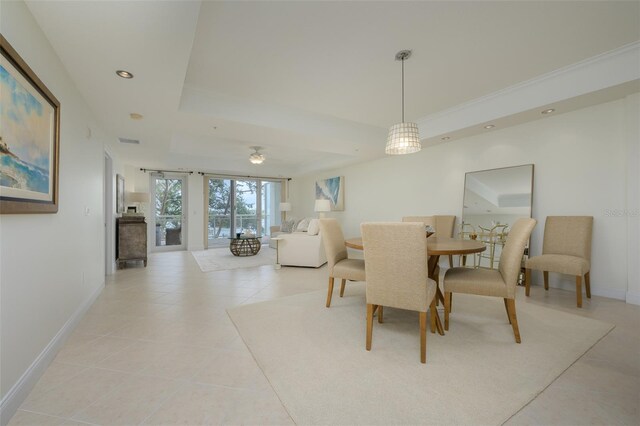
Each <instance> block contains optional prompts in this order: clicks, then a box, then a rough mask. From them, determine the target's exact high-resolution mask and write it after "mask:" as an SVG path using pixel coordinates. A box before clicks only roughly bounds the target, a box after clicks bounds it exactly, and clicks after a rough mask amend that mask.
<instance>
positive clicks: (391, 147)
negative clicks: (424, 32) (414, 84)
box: [384, 50, 422, 155]
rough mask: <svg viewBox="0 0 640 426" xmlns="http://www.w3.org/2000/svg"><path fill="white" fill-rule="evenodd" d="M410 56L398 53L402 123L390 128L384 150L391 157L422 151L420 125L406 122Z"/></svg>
mask: <svg viewBox="0 0 640 426" xmlns="http://www.w3.org/2000/svg"><path fill="white" fill-rule="evenodd" d="M410 56H411V51H410V50H401V51H400V52H398V53H396V61H402V122H401V123H398V124H394V125H393V126H391V127H390V128H389V137H388V138H387V146H386V147H385V149H384V152H385V153H386V154H389V155H402V154H413V153H414V152H418V151H420V150H421V149H422V144H421V143H420V132H419V131H418V125H417V124H416V123H406V122H405V121H404V61H405V60H407V59H409V57H410Z"/></svg>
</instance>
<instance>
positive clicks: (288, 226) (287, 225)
mask: <svg viewBox="0 0 640 426" xmlns="http://www.w3.org/2000/svg"><path fill="white" fill-rule="evenodd" d="M295 224H296V220H295V219H289V220H285V221H284V222H282V225H280V232H284V233H285V234H290V233H292V232H293V226H294V225H295Z"/></svg>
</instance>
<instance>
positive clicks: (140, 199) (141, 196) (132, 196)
mask: <svg viewBox="0 0 640 426" xmlns="http://www.w3.org/2000/svg"><path fill="white" fill-rule="evenodd" d="M124 200H125V202H126V203H127V204H129V203H132V204H134V205H135V206H136V212H138V213H144V211H143V210H142V209H141V207H142V206H141V204H142V203H147V202H149V194H148V193H146V192H127V193H126V194H125V196H124Z"/></svg>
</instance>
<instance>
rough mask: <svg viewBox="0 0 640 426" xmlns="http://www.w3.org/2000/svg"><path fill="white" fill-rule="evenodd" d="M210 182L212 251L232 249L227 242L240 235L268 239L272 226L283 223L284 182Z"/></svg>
mask: <svg viewBox="0 0 640 426" xmlns="http://www.w3.org/2000/svg"><path fill="white" fill-rule="evenodd" d="M207 182H208V190H209V194H208V195H209V211H208V226H207V238H208V243H209V247H215V246H228V244H229V241H228V240H227V239H228V238H230V237H233V236H235V234H236V233H239V232H241V233H246V232H247V231H250V232H252V233H254V234H256V235H258V236H259V237H266V236H268V235H269V231H270V226H271V225H272V224H274V223H276V224H277V223H279V212H278V210H277V208H278V205H279V202H280V190H281V183H280V182H272V181H262V180H259V179H256V180H234V179H221V178H209V179H208V180H207ZM276 216H277V218H276ZM231 224H233V226H231Z"/></svg>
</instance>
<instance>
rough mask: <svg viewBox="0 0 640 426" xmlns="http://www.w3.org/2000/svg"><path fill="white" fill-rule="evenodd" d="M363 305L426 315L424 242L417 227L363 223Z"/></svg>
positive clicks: (422, 226)
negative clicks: (364, 295) (365, 277)
mask: <svg viewBox="0 0 640 426" xmlns="http://www.w3.org/2000/svg"><path fill="white" fill-rule="evenodd" d="M360 228H361V232H362V243H363V246H364V262H365V263H364V264H365V271H366V275H367V303H370V304H374V305H382V306H390V307H393V308H399V309H409V310H413V311H418V312H426V311H427V309H428V308H429V302H430V300H427V296H428V294H427V279H428V272H427V239H426V238H425V234H424V225H422V224H421V223H363V224H362V225H361V226H360Z"/></svg>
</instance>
